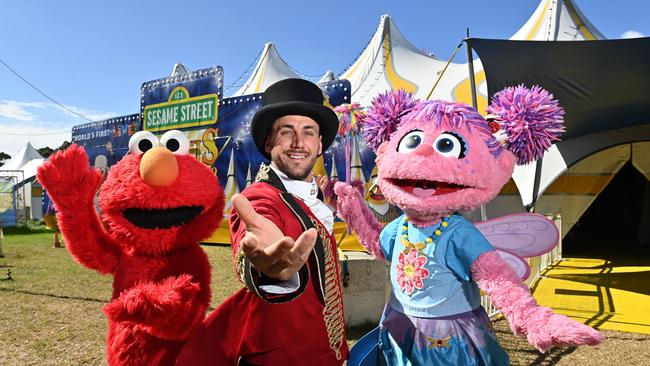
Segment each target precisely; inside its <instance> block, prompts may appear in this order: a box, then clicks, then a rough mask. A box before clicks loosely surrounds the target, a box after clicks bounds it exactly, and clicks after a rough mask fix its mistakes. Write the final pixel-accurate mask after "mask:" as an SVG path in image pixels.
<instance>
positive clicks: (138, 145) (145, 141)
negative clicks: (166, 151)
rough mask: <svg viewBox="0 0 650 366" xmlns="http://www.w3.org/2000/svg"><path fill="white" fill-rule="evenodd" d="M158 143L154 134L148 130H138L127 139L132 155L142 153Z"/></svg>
mask: <svg viewBox="0 0 650 366" xmlns="http://www.w3.org/2000/svg"><path fill="white" fill-rule="evenodd" d="M158 144H159V143H158V138H157V137H156V135H154V134H153V133H151V132H149V131H139V132H136V133H135V134H133V136H131V138H130V139H129V152H130V153H131V154H134V155H142V154H144V153H145V152H147V150H150V149H151V148H153V147H154V146H158Z"/></svg>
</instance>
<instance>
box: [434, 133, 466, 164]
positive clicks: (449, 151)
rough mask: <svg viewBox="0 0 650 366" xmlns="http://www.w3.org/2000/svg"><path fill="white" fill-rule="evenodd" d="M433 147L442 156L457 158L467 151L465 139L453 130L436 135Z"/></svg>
mask: <svg viewBox="0 0 650 366" xmlns="http://www.w3.org/2000/svg"><path fill="white" fill-rule="evenodd" d="M433 148H434V149H435V150H436V151H437V152H439V153H440V154H441V155H442V156H445V157H454V158H457V159H462V158H464V157H465V152H466V151H467V147H466V146H465V140H464V139H463V138H462V137H461V136H460V135H458V134H456V133H454V132H445V133H442V134H441V135H440V136H438V138H436V140H435V141H434V142H433Z"/></svg>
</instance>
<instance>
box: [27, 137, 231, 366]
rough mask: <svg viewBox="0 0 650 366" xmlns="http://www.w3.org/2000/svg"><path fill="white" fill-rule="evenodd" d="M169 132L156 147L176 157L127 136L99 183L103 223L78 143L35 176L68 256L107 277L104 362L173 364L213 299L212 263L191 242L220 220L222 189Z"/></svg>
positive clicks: (96, 175)
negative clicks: (123, 150) (125, 149)
mask: <svg viewBox="0 0 650 366" xmlns="http://www.w3.org/2000/svg"><path fill="white" fill-rule="evenodd" d="M170 132H172V136H171V139H170V138H167V139H165V136H168V134H169V133H170ZM170 132H168V133H166V134H165V135H163V137H162V141H163V142H165V140H168V141H167V142H166V144H165V145H166V146H168V147H170V146H171V150H172V151H174V153H172V152H171V151H170V150H168V149H166V148H164V147H161V146H158V140H157V138H156V137H155V136H154V135H153V134H151V133H149V132H139V133H138V134H136V135H134V136H133V137H132V138H131V142H130V143H129V145H130V147H131V148H130V154H129V155H127V156H125V157H124V158H123V159H122V160H121V161H120V162H119V163H118V164H117V165H115V166H113V167H112V168H111V170H110V172H109V173H108V177H107V179H106V181H105V182H104V184H103V185H102V186H101V191H100V193H99V206H100V209H101V212H102V214H101V222H100V218H99V217H98V216H97V213H96V212H95V207H94V204H93V198H94V196H95V192H97V190H98V188H99V186H100V184H101V181H102V175H101V173H100V172H99V171H98V170H96V169H91V168H89V166H88V158H87V156H86V153H85V151H84V149H83V148H82V147H80V146H77V145H72V146H70V147H69V148H68V149H67V150H66V151H64V152H62V153H61V152H60V153H57V154H55V155H53V156H52V157H51V158H50V159H49V160H48V161H47V162H46V163H45V164H43V166H41V167H40V168H39V171H38V180H39V181H40V182H41V183H42V184H43V187H45V189H46V190H47V192H48V194H49V195H50V197H51V198H52V200H53V201H54V203H55V205H56V208H57V210H58V212H57V219H58V222H59V225H60V228H61V231H62V233H63V236H64V238H65V241H66V244H67V247H68V249H69V250H70V253H71V254H72V255H73V256H74V258H75V259H76V260H77V261H78V262H79V263H81V264H83V265H84V266H86V267H88V268H92V269H94V270H96V271H99V272H101V273H104V274H109V273H110V274H112V275H113V276H114V281H113V296H112V301H111V302H110V303H109V304H108V305H107V306H106V307H105V308H104V312H105V313H106V315H107V317H108V337H107V350H106V353H107V358H108V362H109V364H111V365H171V364H174V362H175V360H176V357H177V355H178V352H179V351H180V349H181V347H182V346H183V344H184V342H185V340H186V338H187V336H188V334H189V331H190V329H191V328H192V327H193V326H194V325H196V324H197V323H200V322H201V321H202V320H203V317H204V315H205V310H206V309H207V307H208V305H209V303H210V265H209V263H208V258H207V256H206V255H205V253H204V252H203V250H202V249H201V248H200V247H199V245H198V242H199V241H200V240H202V239H204V238H205V237H207V236H208V235H209V234H210V233H212V232H213V231H214V230H215V229H216V227H217V226H218V224H219V222H220V221H221V219H222V217H223V207H224V198H223V190H222V189H221V187H220V186H219V184H218V182H217V179H216V177H215V176H214V174H212V172H211V171H210V169H209V168H208V167H207V166H205V165H203V164H201V163H199V162H198V161H197V160H196V159H195V158H194V157H193V156H190V155H188V154H187V153H186V152H187V151H186V150H187V148H186V145H187V144H183V142H182V140H183V139H185V140H186V138H185V137H184V135H182V133H180V132H178V131H170ZM174 133H175V134H174ZM134 139H135V141H134ZM138 140H139V141H138ZM143 140H146V141H145V142H144V143H142V141H143ZM169 140H181V142H180V144H177V142H178V141H175V142H174V141H172V143H171V144H170V143H169ZM132 142H134V144H132ZM138 143H139V144H138ZM179 146H180V148H178V147H179ZM184 147H185V148H184ZM183 152H185V154H183Z"/></svg>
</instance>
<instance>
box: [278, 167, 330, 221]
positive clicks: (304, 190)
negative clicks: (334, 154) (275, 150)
mask: <svg viewBox="0 0 650 366" xmlns="http://www.w3.org/2000/svg"><path fill="white" fill-rule="evenodd" d="M271 169H273V171H274V172H275V174H277V175H278V177H280V180H281V181H282V184H283V185H284V188H286V189H287V192H289V193H291V194H292V195H294V196H296V197H298V198H300V199H301V200H302V201H303V202H304V203H305V204H306V205H307V207H309V209H310V210H311V212H312V213H313V214H314V215H315V216H316V218H318V221H320V222H321V223H322V224H323V225H324V226H325V228H326V229H327V231H328V232H330V233H332V231H333V230H334V214H333V213H332V210H330V208H329V207H327V205H326V204H325V203H324V202H323V201H321V200H319V199H318V185H317V184H316V179H314V178H312V179H311V182H305V181H301V180H295V179H291V178H289V177H288V176H287V175H286V174H284V173H283V172H281V171H280V170H278V169H277V168H275V167H274V166H273V164H271Z"/></svg>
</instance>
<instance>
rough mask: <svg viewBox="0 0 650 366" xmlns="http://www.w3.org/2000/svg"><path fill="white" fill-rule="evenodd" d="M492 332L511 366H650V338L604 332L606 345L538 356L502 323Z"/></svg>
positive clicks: (558, 349)
mask: <svg viewBox="0 0 650 366" xmlns="http://www.w3.org/2000/svg"><path fill="white" fill-rule="evenodd" d="M494 331H495V332H496V333H497V337H498V338H499V343H501V346H502V347H503V348H504V349H505V350H506V351H507V352H508V354H509V355H510V363H511V365H513V366H523V365H530V366H533V365H535V366H537V365H565V366H569V365H571V366H583V365H584V366H587V365H589V366H593V365H608V366H609V365H612V366H614V365H625V366H637V365H639V366H641V365H650V335H645V334H636V333H624V332H616V331H611V330H603V331H602V333H603V334H604V335H605V341H604V342H603V343H602V344H600V345H598V346H595V347H590V346H582V347H577V348H576V347H568V348H556V349H552V350H551V351H550V352H548V353H545V354H541V353H539V352H538V351H537V350H536V349H535V348H533V347H532V346H531V345H529V344H528V343H527V342H526V339H525V338H524V337H517V336H514V335H513V334H512V332H511V331H510V328H509V327H508V324H507V322H506V321H505V320H504V319H500V320H497V321H495V323H494Z"/></svg>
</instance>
